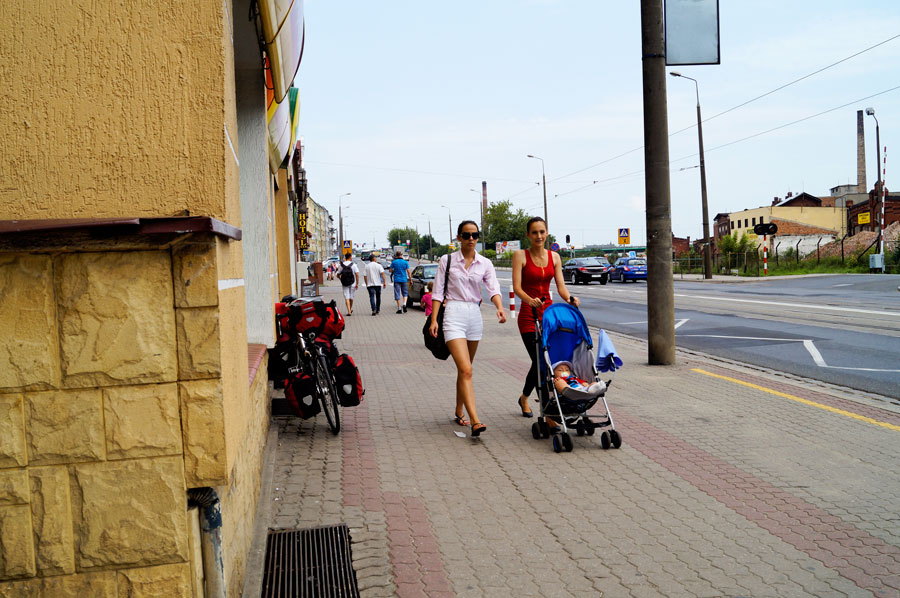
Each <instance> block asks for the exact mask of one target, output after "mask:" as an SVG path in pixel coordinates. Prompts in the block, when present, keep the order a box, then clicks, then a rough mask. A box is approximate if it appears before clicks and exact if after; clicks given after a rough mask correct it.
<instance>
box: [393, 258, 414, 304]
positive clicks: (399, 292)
mask: <svg viewBox="0 0 900 598" xmlns="http://www.w3.org/2000/svg"><path fill="white" fill-rule="evenodd" d="M409 277H410V272H409V262H407V261H406V260H405V259H403V252H402V251H398V252H397V253H396V254H394V261H392V262H391V279H392V280H393V281H394V300H395V301H396V302H397V313H398V314H405V313H406V298H407V297H409V289H408V288H407V283H408V282H409Z"/></svg>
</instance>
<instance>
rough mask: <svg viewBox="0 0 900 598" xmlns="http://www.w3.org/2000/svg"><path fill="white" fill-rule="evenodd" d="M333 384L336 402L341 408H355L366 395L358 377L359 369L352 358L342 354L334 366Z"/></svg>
mask: <svg viewBox="0 0 900 598" xmlns="http://www.w3.org/2000/svg"><path fill="white" fill-rule="evenodd" d="M334 382H335V386H337V393H338V400H339V401H340V403H341V407H356V406H357V405H359V403H360V402H361V401H362V398H363V395H364V394H366V391H365V389H364V388H363V385H362V378H360V377H359V368H357V367H356V364H355V363H354V362H353V358H352V357H350V356H349V355H347V354H346V353H342V354H341V355H340V356H339V357H338V358H337V362H336V363H335V366H334Z"/></svg>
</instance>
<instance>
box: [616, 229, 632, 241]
mask: <svg viewBox="0 0 900 598" xmlns="http://www.w3.org/2000/svg"><path fill="white" fill-rule="evenodd" d="M630 244H631V230H630V229H627V228H620V229H619V245H630Z"/></svg>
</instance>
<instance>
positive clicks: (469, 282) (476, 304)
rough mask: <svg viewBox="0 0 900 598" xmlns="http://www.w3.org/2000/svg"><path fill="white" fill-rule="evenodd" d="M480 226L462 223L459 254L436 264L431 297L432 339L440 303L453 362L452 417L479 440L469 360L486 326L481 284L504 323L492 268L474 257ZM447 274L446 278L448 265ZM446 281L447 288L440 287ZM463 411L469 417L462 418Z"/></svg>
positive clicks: (481, 426)
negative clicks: (482, 312) (453, 403)
mask: <svg viewBox="0 0 900 598" xmlns="http://www.w3.org/2000/svg"><path fill="white" fill-rule="evenodd" d="M479 236H481V233H479V232H478V225H477V224H475V222H473V221H472V220H464V221H463V222H461V223H460V224H459V226H458V227H457V229H456V238H457V240H458V241H459V247H460V249H459V251H457V252H455V253H452V254H449V255H445V256H443V257H442V258H441V259H440V261H439V262H438V271H437V274H435V278H434V293H433V294H432V299H431V301H432V305H431V308H432V310H433V311H432V312H431V329H430V331H431V335H432V336H434V337H437V333H438V323H437V313H438V307H439V306H440V304H441V303H444V305H445V307H444V339H445V340H446V341H447V348H448V349H449V350H450V355H452V356H453V362H454V363H455V364H456V412H455V417H454V419H455V420H456V423H457V424H458V425H460V426H468V425H469V424H470V423H471V425H472V436H478V435H480V434H481V433H482V432H484V431H485V430H486V429H487V426H485V425H484V424H483V423H481V420H479V419H478V413H477V412H476V411H475V388H474V386H473V385H472V362H473V360H474V359H475V351H476V350H477V349H478V342H479V341H480V340H481V336H482V329H483V327H484V322H483V320H482V319H481V286H482V285H484V287H485V289H486V290H487V291H488V294H489V295H490V298H491V302H492V303H493V304H494V305H495V306H496V308H497V320H498V321H499V322H500V323H501V324H503V323H504V322H506V312H505V311H504V310H503V301H502V299H501V297H500V284H499V283H498V282H497V273H496V272H495V271H494V264H492V263H491V262H490V260H488V259H487V258H486V257H484V256H482V255H478V254H477V253H475V245H476V243H477V242H478V237H479ZM448 263H449V267H450V270H449V272H450V276H449V280H447V275H446V272H447V267H448ZM445 281H446V286H447V288H444V286H445ZM463 407H465V409H466V412H467V413H468V414H469V420H471V421H467V420H466V419H465V418H464V417H463Z"/></svg>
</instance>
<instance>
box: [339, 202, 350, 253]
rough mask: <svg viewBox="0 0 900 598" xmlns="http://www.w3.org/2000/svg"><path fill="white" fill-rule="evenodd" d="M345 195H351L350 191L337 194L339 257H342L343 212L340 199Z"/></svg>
mask: <svg viewBox="0 0 900 598" xmlns="http://www.w3.org/2000/svg"><path fill="white" fill-rule="evenodd" d="M347 195H352V193H341V194H340V195H338V255H340V256H341V257H344V213H343V210H342V206H341V200H342V199H344V197H345V196H347Z"/></svg>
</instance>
